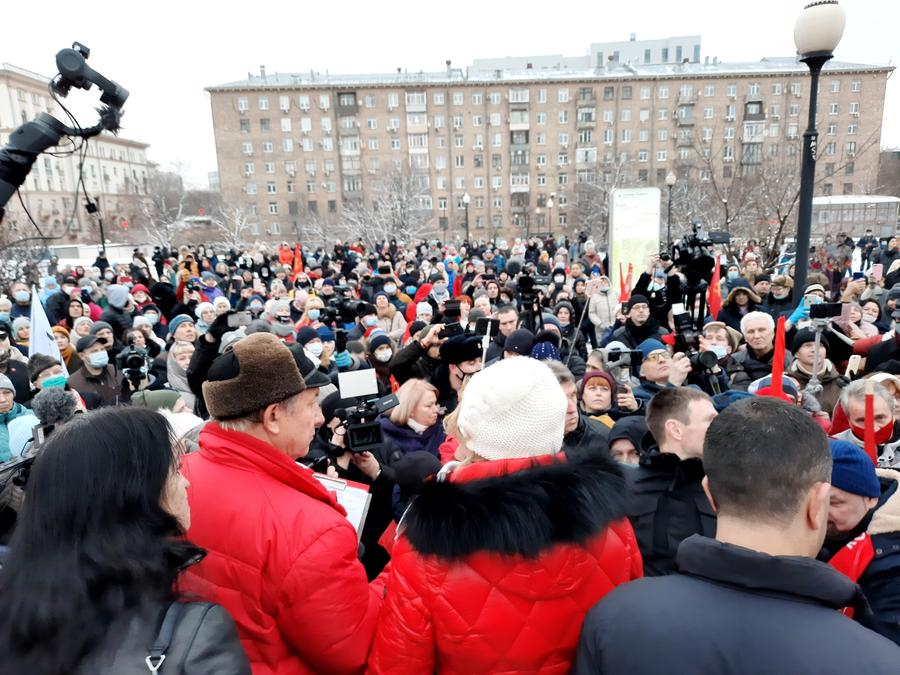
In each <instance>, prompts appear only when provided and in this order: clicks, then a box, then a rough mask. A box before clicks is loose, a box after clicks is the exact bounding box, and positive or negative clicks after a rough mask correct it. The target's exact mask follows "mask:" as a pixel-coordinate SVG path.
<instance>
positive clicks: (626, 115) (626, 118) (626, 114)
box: [621, 108, 631, 122]
mask: <svg viewBox="0 0 900 675" xmlns="http://www.w3.org/2000/svg"><path fill="white" fill-rule="evenodd" d="M621 120H622V121H623V122H630V121H631V110H630V109H628V108H623V109H622V116H621Z"/></svg>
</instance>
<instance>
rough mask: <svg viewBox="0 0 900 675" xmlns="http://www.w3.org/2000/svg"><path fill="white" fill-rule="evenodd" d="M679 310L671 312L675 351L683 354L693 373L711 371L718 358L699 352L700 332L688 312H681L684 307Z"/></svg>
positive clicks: (708, 353) (710, 353) (711, 354)
mask: <svg viewBox="0 0 900 675" xmlns="http://www.w3.org/2000/svg"><path fill="white" fill-rule="evenodd" d="M675 307H676V308H678V307H679V306H678V305H676V306H675ZM680 309H681V310H682V311H680V312H675V311H673V312H672V320H673V321H674V323H675V351H676V352H683V353H684V355H685V356H686V357H687V358H688V359H689V360H690V362H691V370H692V371H694V372H695V373H697V372H705V371H709V370H712V369H713V368H715V367H716V365H717V364H718V363H719V360H718V358H717V357H716V355H715V353H713V352H701V351H700V331H699V330H698V329H697V326H696V325H695V323H694V319H693V318H692V317H691V314H690V312H686V311H683V310H684V306H681V307H680ZM673 310H674V308H673Z"/></svg>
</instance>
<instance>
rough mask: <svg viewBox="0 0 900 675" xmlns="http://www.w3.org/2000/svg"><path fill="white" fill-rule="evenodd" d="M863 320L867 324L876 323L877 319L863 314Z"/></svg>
mask: <svg viewBox="0 0 900 675" xmlns="http://www.w3.org/2000/svg"><path fill="white" fill-rule="evenodd" d="M862 320H863V321H865V322H866V323H875V317H874V316H870V315H869V314H863V316H862Z"/></svg>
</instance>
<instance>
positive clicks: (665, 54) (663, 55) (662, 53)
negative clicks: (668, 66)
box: [659, 47, 669, 63]
mask: <svg viewBox="0 0 900 675" xmlns="http://www.w3.org/2000/svg"><path fill="white" fill-rule="evenodd" d="M659 57H660V60H661V61H662V62H663V63H668V62H669V48H668V47H663V48H662V49H660V50H659Z"/></svg>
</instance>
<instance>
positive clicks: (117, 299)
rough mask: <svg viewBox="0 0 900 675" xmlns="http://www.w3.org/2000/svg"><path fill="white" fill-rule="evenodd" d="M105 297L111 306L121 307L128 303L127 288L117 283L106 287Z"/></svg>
mask: <svg viewBox="0 0 900 675" xmlns="http://www.w3.org/2000/svg"><path fill="white" fill-rule="evenodd" d="M106 299H107V300H109V304H110V305H112V306H113V307H117V308H118V309H122V308H123V307H124V306H125V305H127V304H128V288H127V287H126V286H120V285H119V284H113V285H111V286H110V287H109V288H107V289H106Z"/></svg>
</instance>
